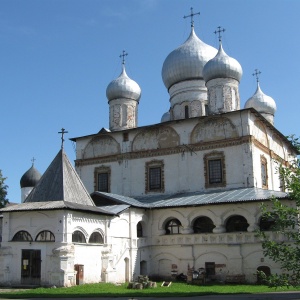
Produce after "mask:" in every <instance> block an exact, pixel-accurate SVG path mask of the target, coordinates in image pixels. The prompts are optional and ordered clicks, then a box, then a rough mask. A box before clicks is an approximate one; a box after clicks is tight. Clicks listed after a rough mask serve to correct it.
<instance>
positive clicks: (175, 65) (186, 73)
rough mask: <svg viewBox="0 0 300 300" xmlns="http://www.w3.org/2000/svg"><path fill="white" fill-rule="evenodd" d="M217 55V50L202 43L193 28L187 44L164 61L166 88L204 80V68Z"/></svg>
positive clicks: (163, 70)
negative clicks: (187, 81) (188, 81)
mask: <svg viewBox="0 0 300 300" xmlns="http://www.w3.org/2000/svg"><path fill="white" fill-rule="evenodd" d="M216 53H217V49H215V48H214V47H211V46H209V45H207V44H205V43H204V42H202V41H201V40H200V39H199V38H198V37H197V35H196V33H195V31H194V28H193V27H192V29H191V33H190V36H189V37H188V39H187V40H186V41H185V43H183V44H182V45H181V46H179V47H178V48H177V49H175V50H174V51H172V52H171V53H170V54H169V55H168V56H167V58H166V59H165V61H164V64H163V67H162V79H163V82H164V84H165V86H166V88H167V89H169V88H170V87H171V86H172V85H173V84H175V83H177V82H181V81H184V80H189V79H203V75H202V70H203V67H204V65H205V64H206V63H207V62H208V61H209V60H210V59H211V58H213V57H214V56H215V55H216Z"/></svg>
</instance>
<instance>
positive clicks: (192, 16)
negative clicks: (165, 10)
mask: <svg viewBox="0 0 300 300" xmlns="http://www.w3.org/2000/svg"><path fill="white" fill-rule="evenodd" d="M196 15H199V16H200V12H197V13H193V8H192V7H191V14H190V15H188V16H183V18H184V19H186V18H191V27H194V16H196Z"/></svg>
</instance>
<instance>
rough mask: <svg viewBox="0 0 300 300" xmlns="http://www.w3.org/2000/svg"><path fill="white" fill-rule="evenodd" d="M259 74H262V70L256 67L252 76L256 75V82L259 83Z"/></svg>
mask: <svg viewBox="0 0 300 300" xmlns="http://www.w3.org/2000/svg"><path fill="white" fill-rule="evenodd" d="M259 74H261V71H259V70H258V69H255V72H254V73H253V74H252V76H255V77H256V82H257V83H259Z"/></svg>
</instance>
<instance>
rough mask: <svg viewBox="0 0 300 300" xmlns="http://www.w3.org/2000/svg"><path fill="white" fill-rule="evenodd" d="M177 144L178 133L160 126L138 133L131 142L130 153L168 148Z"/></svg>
mask: <svg viewBox="0 0 300 300" xmlns="http://www.w3.org/2000/svg"><path fill="white" fill-rule="evenodd" d="M179 144H180V138H179V135H178V133H177V132H176V131H175V130H174V129H173V128H172V127H170V126H161V127H157V128H154V129H145V130H143V131H142V132H140V133H138V134H137V135H136V137H135V138H134V140H133V143H132V151H144V150H151V149H160V148H170V147H176V146H178V145H179Z"/></svg>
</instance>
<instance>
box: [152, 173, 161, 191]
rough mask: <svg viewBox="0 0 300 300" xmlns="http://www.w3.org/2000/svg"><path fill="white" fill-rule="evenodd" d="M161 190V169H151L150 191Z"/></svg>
mask: <svg viewBox="0 0 300 300" xmlns="http://www.w3.org/2000/svg"><path fill="white" fill-rule="evenodd" d="M159 189H161V168H160V167H155V168H149V190H150V191H151V190H159Z"/></svg>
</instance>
